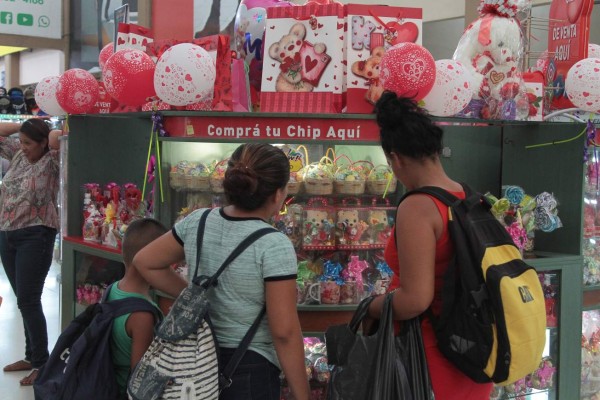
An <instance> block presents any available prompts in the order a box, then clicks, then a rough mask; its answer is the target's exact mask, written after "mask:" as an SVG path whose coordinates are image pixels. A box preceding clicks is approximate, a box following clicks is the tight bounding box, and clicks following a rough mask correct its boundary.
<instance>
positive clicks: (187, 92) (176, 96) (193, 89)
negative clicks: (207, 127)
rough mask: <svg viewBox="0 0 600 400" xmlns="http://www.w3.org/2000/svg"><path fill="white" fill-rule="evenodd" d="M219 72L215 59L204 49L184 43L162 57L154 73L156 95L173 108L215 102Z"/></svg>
mask: <svg viewBox="0 0 600 400" xmlns="http://www.w3.org/2000/svg"><path fill="white" fill-rule="evenodd" d="M215 77H216V68H215V60H214V58H213V57H212V56H211V55H210V54H209V53H208V52H207V51H206V50H204V49H203V48H202V47H200V46H197V45H194V44H191V43H182V44H178V45H175V46H173V47H170V48H169V49H167V51H165V52H164V53H163V55H162V56H161V57H160V59H159V60H158V62H157V63H156V69H155V71H154V89H155V90H156V95H157V96H158V97H159V98H160V99H161V100H162V101H164V102H165V103H167V104H170V105H173V106H186V105H189V104H194V103H198V102H201V101H206V100H209V99H212V97H213V93H214V86H215Z"/></svg>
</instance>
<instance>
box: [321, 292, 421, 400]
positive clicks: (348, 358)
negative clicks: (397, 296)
mask: <svg viewBox="0 0 600 400" xmlns="http://www.w3.org/2000/svg"><path fill="white" fill-rule="evenodd" d="M372 300H373V298H367V299H365V300H363V301H362V302H361V303H360V304H359V305H358V308H357V309H356V312H355V313H354V316H353V317H352V321H350V324H348V325H336V326H332V327H330V328H328V329H327V331H326V332H325V342H326V344H327V357H328V360H329V363H330V364H332V365H333V370H332V371H331V378H330V380H329V388H328V392H327V397H328V399H330V400H366V399H369V400H390V399H394V400H413V399H414V400H421V399H419V398H417V397H414V396H412V394H411V390H410V386H409V382H408V377H407V374H406V371H405V369H404V365H403V362H402V359H401V357H400V354H399V353H398V351H397V344H396V339H395V338H394V324H393V320H392V303H391V301H392V295H391V294H388V295H387V296H386V299H385V303H384V306H383V311H382V314H381V319H380V322H379V327H378V329H377V332H375V333H374V334H372V335H369V336H363V335H359V334H358V328H359V326H360V324H361V322H362V320H363V319H364V318H365V317H366V315H367V311H368V308H369V304H370V303H371V301H372Z"/></svg>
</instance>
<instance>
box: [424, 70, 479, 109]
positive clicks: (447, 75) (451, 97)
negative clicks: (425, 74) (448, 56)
mask: <svg viewBox="0 0 600 400" xmlns="http://www.w3.org/2000/svg"><path fill="white" fill-rule="evenodd" d="M435 68H436V72H435V83H434V84H433V88H432V89H431V91H430V92H429V93H428V94H427V96H425V97H424V98H423V100H422V102H423V103H424V106H423V107H424V108H425V109H426V110H427V111H428V112H429V113H430V114H431V115H435V116H438V117H449V116H452V115H455V114H457V113H459V112H460V111H462V110H463V109H464V108H465V107H466V106H467V105H468V104H469V102H470V101H471V98H472V97H473V86H472V84H471V77H470V75H469V72H468V71H467V69H466V68H465V67H464V66H463V65H462V64H461V63H460V62H458V61H454V60H437V61H436V62H435Z"/></svg>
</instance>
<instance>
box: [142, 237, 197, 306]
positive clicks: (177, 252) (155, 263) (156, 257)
mask: <svg viewBox="0 0 600 400" xmlns="http://www.w3.org/2000/svg"><path fill="white" fill-rule="evenodd" d="M184 258H185V253H184V251H183V247H182V246H181V244H179V242H178V241H177V240H175V237H174V236H173V232H171V231H169V232H167V233H165V234H164V235H162V236H161V237H159V238H158V239H156V240H154V241H153V242H151V243H150V244H148V245H147V246H146V247H144V248H143V249H141V250H140V251H138V252H137V254H136V255H135V257H134V258H133V263H132V264H133V265H134V267H135V268H137V270H138V271H139V273H140V274H141V275H142V276H143V277H144V279H146V281H147V282H148V283H149V284H150V286H152V287H153V288H155V289H158V290H160V291H162V292H165V293H167V294H168V295H170V296H173V297H177V296H179V294H180V293H181V291H182V290H183V289H185V288H186V287H187V285H188V284H187V281H186V280H185V279H183V278H182V277H181V276H179V274H177V272H175V271H174V270H173V268H171V267H170V266H171V265H172V264H173V263H176V262H179V261H181V260H183V259H184Z"/></svg>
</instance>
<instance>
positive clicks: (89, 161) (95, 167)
mask: <svg viewBox="0 0 600 400" xmlns="http://www.w3.org/2000/svg"><path fill="white" fill-rule="evenodd" d="M151 127H152V121H151V120H150V118H143V119H142V118H136V117H132V116H128V117H121V116H118V115H114V114H113V115H111V116H110V117H106V116H101V115H74V116H70V117H69V128H70V132H69V155H68V171H69V172H68V173H69V178H68V179H69V182H68V188H67V193H68V199H69V210H68V215H69V217H68V221H67V224H68V225H67V235H68V236H81V226H82V223H83V221H82V209H83V206H82V203H83V194H82V189H81V188H82V186H83V185H84V184H85V183H89V182H95V183H99V184H100V185H105V184H107V183H109V182H116V183H118V184H120V185H122V184H124V183H128V182H131V183H135V184H136V185H138V187H139V188H140V189H141V187H142V184H143V180H144V171H145V168H146V157H147V153H148V143H149V139H150V129H151Z"/></svg>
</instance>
